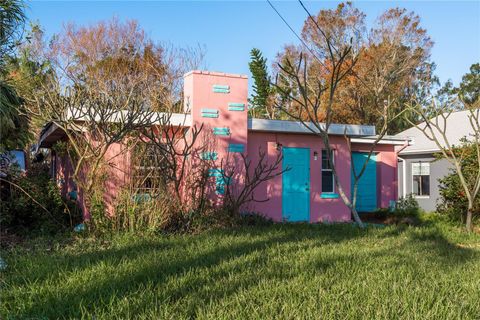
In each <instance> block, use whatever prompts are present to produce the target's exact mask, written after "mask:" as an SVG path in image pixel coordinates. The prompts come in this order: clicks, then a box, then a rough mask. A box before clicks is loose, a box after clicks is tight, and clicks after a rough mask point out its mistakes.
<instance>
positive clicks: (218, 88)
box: [213, 84, 230, 93]
mask: <svg viewBox="0 0 480 320" xmlns="http://www.w3.org/2000/svg"><path fill="white" fill-rule="evenodd" d="M213 92H215V93H230V86H227V85H220V84H214V85H213Z"/></svg>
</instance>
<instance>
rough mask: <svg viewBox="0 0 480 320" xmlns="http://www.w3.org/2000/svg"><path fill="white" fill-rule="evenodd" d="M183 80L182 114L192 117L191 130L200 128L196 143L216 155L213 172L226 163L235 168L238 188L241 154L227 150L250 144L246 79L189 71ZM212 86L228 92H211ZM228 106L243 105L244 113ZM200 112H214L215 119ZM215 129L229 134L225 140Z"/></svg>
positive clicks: (241, 174)
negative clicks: (233, 146) (220, 129)
mask: <svg viewBox="0 0 480 320" xmlns="http://www.w3.org/2000/svg"><path fill="white" fill-rule="evenodd" d="M184 79H185V80H184V81H185V84H184V97H185V102H184V111H185V112H186V113H190V114H191V116H192V126H196V127H197V128H200V126H201V125H202V124H203V129H202V138H200V139H198V141H199V143H202V144H204V143H205V142H207V143H209V144H210V145H209V151H213V152H216V153H217V154H218V160H217V161H215V165H216V168H220V167H222V166H225V163H228V164H229V165H233V166H235V169H234V170H235V172H236V181H235V185H236V186H237V187H240V186H241V185H242V183H243V176H244V174H243V171H242V170H243V169H242V166H241V164H240V162H241V158H240V154H238V153H229V152H228V146H229V145H230V144H237V145H243V146H244V149H245V150H247V146H248V141H249V139H248V131H247V118H248V110H247V97H248V79H247V77H246V76H243V75H232V74H225V73H218V72H208V71H191V72H189V73H187V74H186V75H185V78H184ZM215 85H221V86H228V88H229V92H228V93H219V92H214V90H213V87H214V86H215ZM231 103H235V104H243V105H244V110H243V111H233V110H229V104H231ZM202 109H212V110H217V111H218V117H216V118H208V117H203V116H202ZM214 128H228V129H229V131H230V134H229V135H225V136H223V135H214V134H213V130H214ZM222 161H223V163H222ZM212 180H214V179H212ZM237 189H238V188H237ZM211 190H214V188H211ZM234 191H235V190H234ZM211 196H212V198H213V199H214V200H215V198H217V196H216V195H215V193H214V192H213V193H212V195H211Z"/></svg>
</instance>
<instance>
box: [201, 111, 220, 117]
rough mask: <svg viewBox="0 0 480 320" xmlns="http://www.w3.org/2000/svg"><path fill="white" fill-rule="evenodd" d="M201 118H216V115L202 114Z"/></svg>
mask: <svg viewBox="0 0 480 320" xmlns="http://www.w3.org/2000/svg"><path fill="white" fill-rule="evenodd" d="M202 118H218V113H203V112H202Z"/></svg>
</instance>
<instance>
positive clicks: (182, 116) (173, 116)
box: [65, 109, 192, 127]
mask: <svg viewBox="0 0 480 320" xmlns="http://www.w3.org/2000/svg"><path fill="white" fill-rule="evenodd" d="M107 115H108V117H109V119H108V121H110V122H122V121H124V120H125V119H128V117H129V111H128V110H121V111H116V112H111V114H107ZM150 115H151V116H150V119H144V120H145V121H147V120H148V121H149V122H151V123H152V124H154V125H155V124H162V123H165V121H166V120H169V121H168V124H169V125H173V126H185V127H190V126H191V125H192V117H191V115H190V114H188V113H166V112H151V113H150ZM89 116H90V115H87V113H86V112H85V111H83V110H82V109H68V110H67V113H66V118H65V120H67V121H68V120H70V121H72V120H73V121H79V122H81V121H91V120H92V119H91V117H89ZM91 116H94V117H95V120H97V121H100V115H99V114H96V113H95V112H92V113H91ZM139 117H140V115H139Z"/></svg>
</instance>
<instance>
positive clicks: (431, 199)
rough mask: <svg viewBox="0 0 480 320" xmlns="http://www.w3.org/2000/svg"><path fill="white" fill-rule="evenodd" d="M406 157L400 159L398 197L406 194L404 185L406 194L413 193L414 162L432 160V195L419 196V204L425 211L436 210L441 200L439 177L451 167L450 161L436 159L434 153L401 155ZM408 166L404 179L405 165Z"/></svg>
mask: <svg viewBox="0 0 480 320" xmlns="http://www.w3.org/2000/svg"><path fill="white" fill-rule="evenodd" d="M399 158H402V159H404V160H405V161H401V160H400V159H399V163H398V197H399V198H401V197H403V196H405V194H404V187H403V186H404V185H405V187H406V194H410V193H412V189H413V177H412V163H414V162H419V161H421V162H430V196H428V197H423V196H422V197H417V201H418V204H419V205H420V207H421V208H422V209H423V210H425V211H435V210H436V205H437V201H439V200H438V199H439V197H440V195H439V192H438V190H439V188H438V185H439V183H438V179H440V178H443V177H444V176H445V175H446V174H447V173H448V172H449V170H448V169H449V168H450V167H451V165H450V163H449V162H448V161H447V160H445V159H441V160H435V158H434V157H433V155H432V154H416V155H404V156H399ZM404 166H406V181H403V180H404V179H403V167H404Z"/></svg>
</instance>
